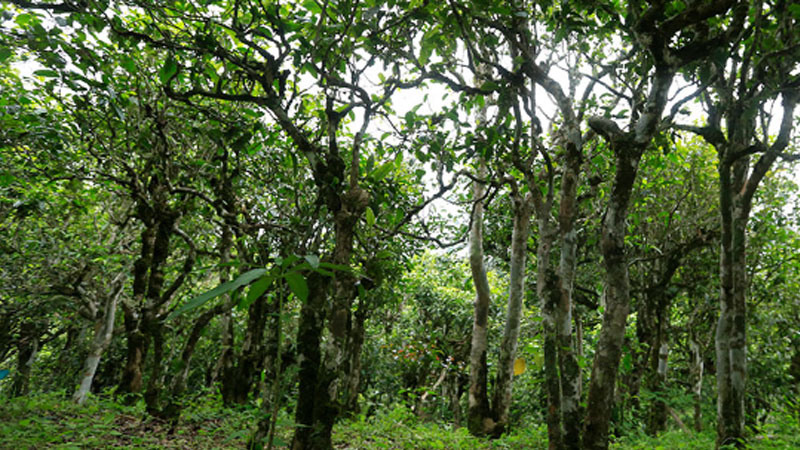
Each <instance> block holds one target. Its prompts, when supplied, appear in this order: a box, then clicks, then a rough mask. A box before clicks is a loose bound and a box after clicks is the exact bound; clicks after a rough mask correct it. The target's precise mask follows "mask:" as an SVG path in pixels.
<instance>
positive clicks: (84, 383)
mask: <svg viewBox="0 0 800 450" xmlns="http://www.w3.org/2000/svg"><path fill="white" fill-rule="evenodd" d="M123 288H124V284H121V285H120V286H119V288H118V289H117V292H115V293H113V294H112V295H109V296H108V298H107V299H106V302H105V306H104V308H103V312H104V313H105V314H104V316H103V317H100V318H98V320H97V321H96V323H95V327H94V329H95V333H94V337H93V338H92V343H91V345H90V347H89V355H88V356H87V357H86V362H85V363H84V365H83V367H84V369H83V376H82V378H81V384H80V387H79V388H78V390H77V391H75V394H74V395H73V396H72V400H73V401H74V402H75V403H77V404H79V405H82V404H83V403H84V402H85V401H86V397H87V396H88V395H89V392H91V390H92V381H94V375H95V373H96V372H97V366H98V364H99V363H100V357H101V356H102V355H103V352H105V350H106V348H108V345H109V344H111V338H112V337H113V336H114V321H115V319H116V315H117V302H118V300H119V297H120V295H121V294H122V290H123Z"/></svg>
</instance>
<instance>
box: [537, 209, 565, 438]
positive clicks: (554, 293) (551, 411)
mask: <svg viewBox="0 0 800 450" xmlns="http://www.w3.org/2000/svg"><path fill="white" fill-rule="evenodd" d="M549 209H550V208H549V205H548V206H546V207H545V208H544V209H543V210H541V211H537V217H538V220H537V221H538V224H539V239H538V241H539V242H538V248H537V251H536V271H537V281H536V293H537V295H538V297H539V299H540V302H541V306H540V308H541V310H542V327H543V335H544V349H543V350H544V384H545V392H546V393H547V414H546V416H545V421H546V422H547V441H548V443H549V448H550V449H551V450H558V449H561V448H563V446H564V441H563V439H564V430H563V423H562V420H561V419H562V410H561V377H560V376H559V373H558V328H557V326H556V324H557V321H558V319H557V318H556V308H557V305H558V302H559V301H560V293H559V291H558V281H557V280H556V274H555V273H553V270H552V268H551V265H550V250H551V248H552V245H553V230H552V225H551V222H550V218H549V216H550V211H549Z"/></svg>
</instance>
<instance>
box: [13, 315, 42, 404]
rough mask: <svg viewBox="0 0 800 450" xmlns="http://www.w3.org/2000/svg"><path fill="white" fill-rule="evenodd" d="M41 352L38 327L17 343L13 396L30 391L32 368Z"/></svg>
mask: <svg viewBox="0 0 800 450" xmlns="http://www.w3.org/2000/svg"><path fill="white" fill-rule="evenodd" d="M38 354H39V336H38V331H37V330H36V329H34V330H33V333H29V334H26V335H25V336H23V337H22V339H21V340H20V341H19V343H18V344H17V373H16V374H15V376H14V383H13V384H12V385H11V397H22V396H25V395H28V393H29V392H30V381H31V369H33V363H34V362H36V357H37V356H38Z"/></svg>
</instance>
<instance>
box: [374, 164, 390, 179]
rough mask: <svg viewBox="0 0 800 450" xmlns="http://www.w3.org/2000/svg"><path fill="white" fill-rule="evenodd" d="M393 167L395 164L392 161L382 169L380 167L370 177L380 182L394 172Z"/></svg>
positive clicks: (382, 166)
mask: <svg viewBox="0 0 800 450" xmlns="http://www.w3.org/2000/svg"><path fill="white" fill-rule="evenodd" d="M392 166H394V163H393V162H392V161H390V162H388V163H386V164H383V165H381V166H380V167H378V168H377V169H375V170H373V171H372V173H371V174H370V176H371V177H372V179H373V180H375V181H380V180H382V179H383V178H384V177H385V176H386V175H388V174H389V172H390V171H391V170H392Z"/></svg>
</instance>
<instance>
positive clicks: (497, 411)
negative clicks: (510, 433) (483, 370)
mask: <svg viewBox="0 0 800 450" xmlns="http://www.w3.org/2000/svg"><path fill="white" fill-rule="evenodd" d="M512 201H513V213H514V224H513V230H512V233H511V269H510V272H511V273H510V277H509V287H508V308H507V312H506V325H505V329H504V332H503V342H502V344H501V346H500V360H499V363H498V366H497V376H496V378H495V384H494V392H493V401H492V407H493V414H492V415H493V416H494V420H495V421H496V426H495V429H494V430H493V434H494V435H495V436H499V435H500V434H502V433H503V432H504V431H505V430H507V428H508V412H509V409H510V408H511V389H512V384H513V379H514V361H515V360H516V355H517V341H518V338H519V326H520V319H521V317H522V300H523V297H524V294H525V263H526V261H525V259H526V258H525V255H526V253H527V251H528V236H529V235H530V228H531V212H532V211H531V206H532V205H531V201H532V199H531V196H530V194H528V195H526V196H524V197H523V196H522V194H520V193H519V192H516V193H514V194H513V195H512Z"/></svg>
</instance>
